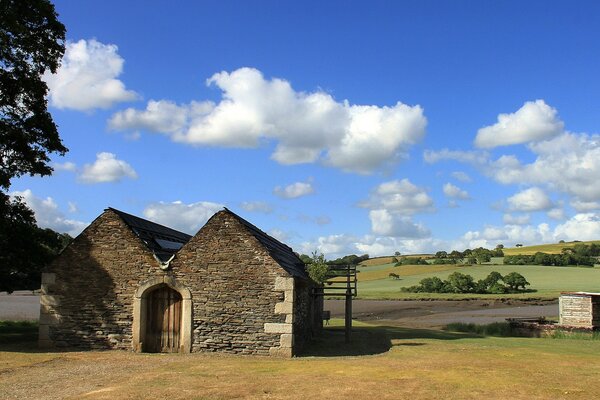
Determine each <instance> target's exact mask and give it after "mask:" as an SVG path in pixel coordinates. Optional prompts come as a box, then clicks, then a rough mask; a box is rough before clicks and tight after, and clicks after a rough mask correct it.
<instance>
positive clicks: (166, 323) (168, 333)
mask: <svg viewBox="0 0 600 400" xmlns="http://www.w3.org/2000/svg"><path fill="white" fill-rule="evenodd" d="M146 310H147V315H146V337H145V339H144V350H145V351H147V352H150V353H176V352H178V351H179V338H180V331H181V295H180V294H179V293H178V292H177V291H175V290H173V289H171V288H170V287H168V286H161V287H159V288H157V289H155V290H154V291H152V292H151V293H150V294H149V295H148V298H147V307H146Z"/></svg>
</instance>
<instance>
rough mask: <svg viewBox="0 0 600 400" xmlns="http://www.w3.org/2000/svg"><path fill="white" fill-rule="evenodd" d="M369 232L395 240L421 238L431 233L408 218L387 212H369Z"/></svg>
mask: <svg viewBox="0 0 600 400" xmlns="http://www.w3.org/2000/svg"><path fill="white" fill-rule="evenodd" d="M369 219H370V220H371V230H372V231H373V233H374V234H375V235H381V236H393V237H397V238H411V239H414V238H423V237H428V236H429V235H430V234H431V232H430V231H429V229H427V228H426V227H424V226H423V225H421V224H415V223H414V222H413V221H412V220H411V218H410V217H406V216H402V215H394V214H391V213H390V212H389V211H388V210H371V211H369Z"/></svg>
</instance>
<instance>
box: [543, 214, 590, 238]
mask: <svg viewBox="0 0 600 400" xmlns="http://www.w3.org/2000/svg"><path fill="white" fill-rule="evenodd" d="M599 237H600V217H599V216H598V215H597V214H595V213H582V214H576V215H574V216H573V217H572V218H570V219H569V220H567V221H565V222H564V223H563V224H560V225H558V226H557V227H556V228H555V229H554V239H555V240H565V241H573V240H597V239H598V238H599Z"/></svg>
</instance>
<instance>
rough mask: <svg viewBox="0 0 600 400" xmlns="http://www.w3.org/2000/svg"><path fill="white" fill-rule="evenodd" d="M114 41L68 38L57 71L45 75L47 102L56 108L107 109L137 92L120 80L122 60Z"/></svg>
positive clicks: (127, 99) (135, 97)
mask: <svg viewBox="0 0 600 400" xmlns="http://www.w3.org/2000/svg"><path fill="white" fill-rule="evenodd" d="M117 51H118V48H117V46H115V45H114V44H103V43H100V42H98V41H97V40H95V39H91V40H80V41H78V42H70V41H67V43H66V46H65V54H64V56H63V59H62V64H61V66H60V68H59V69H58V71H57V72H56V74H50V73H48V72H47V73H46V74H44V77H43V79H44V81H46V83H47V84H48V88H49V89H50V91H49V100H50V104H51V105H52V106H54V107H57V108H61V109H62V108H70V109H74V110H79V111H87V110H92V109H95V108H109V107H111V106H112V105H113V104H115V103H118V102H123V101H131V100H135V99H137V98H138V95H137V94H136V93H135V92H133V91H131V90H127V89H125V84H124V83H123V82H121V81H120V80H119V79H117V78H118V77H119V75H121V73H122V72H123V63H124V60H123V58H122V57H121V56H119V54H118V53H117Z"/></svg>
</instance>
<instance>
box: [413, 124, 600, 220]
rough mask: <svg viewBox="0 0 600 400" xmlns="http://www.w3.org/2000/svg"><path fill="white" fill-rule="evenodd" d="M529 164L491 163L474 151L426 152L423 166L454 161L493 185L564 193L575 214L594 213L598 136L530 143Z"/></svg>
mask: <svg viewBox="0 0 600 400" xmlns="http://www.w3.org/2000/svg"><path fill="white" fill-rule="evenodd" d="M527 149H528V150H529V151H530V152H531V153H532V154H533V156H534V160H533V161H532V162H530V163H523V162H521V161H520V160H519V159H518V158H517V157H516V156H514V155H502V156H500V157H499V158H497V159H495V160H494V159H491V157H490V154H489V153H486V152H477V151H452V150H448V149H443V150H440V151H431V150H429V151H426V152H425V153H424V159H425V161H426V162H429V163H435V162H440V161H444V160H454V161H459V162H464V163H468V164H471V165H473V166H474V167H476V168H477V169H479V170H480V171H481V172H482V173H483V174H485V175H486V176H489V177H491V178H492V179H494V180H495V181H497V182H499V183H502V184H506V185H510V184H519V185H538V186H539V185H543V186H545V187H546V188H547V189H548V190H551V191H558V192H562V193H565V194H567V195H569V196H572V198H571V204H572V205H573V207H574V208H575V209H576V210H578V211H586V210H590V209H594V208H595V207H594V204H595V203H600V185H598V184H597V180H598V178H597V177H598V176H600V135H587V134H577V133H569V132H566V133H563V134H561V135H559V136H556V137H554V138H552V139H549V140H545V141H541V142H535V143H530V144H528V145H527Z"/></svg>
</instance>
